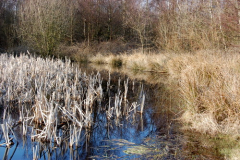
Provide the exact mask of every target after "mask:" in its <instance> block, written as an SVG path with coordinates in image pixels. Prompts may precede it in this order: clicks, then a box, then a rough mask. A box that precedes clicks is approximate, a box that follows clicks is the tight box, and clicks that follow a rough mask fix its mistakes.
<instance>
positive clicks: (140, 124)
mask: <svg viewBox="0 0 240 160" xmlns="http://www.w3.org/2000/svg"><path fill="white" fill-rule="evenodd" d="M91 72H93V71H91ZM101 75H102V77H103V78H104V79H103V82H102V84H103V87H104V86H105V87H106V86H107V85H108V84H107V82H108V81H109V72H106V71H103V72H102V73H101ZM110 78H111V90H110V91H109V94H107V97H105V98H106V101H102V102H101V104H96V106H98V107H95V108H94V109H93V112H92V120H93V124H92V125H91V126H89V127H88V128H83V132H82V133H81V135H80V139H81V140H80V141H79V144H78V146H75V145H73V147H69V139H70V132H71V131H72V129H70V128H62V129H59V131H58V133H57V134H60V135H62V136H60V137H61V138H62V139H61V141H62V143H61V144H60V145H58V144H57V143H51V142H43V141H41V140H39V141H31V138H30V137H31V134H32V132H33V129H32V127H31V126H27V128H24V125H17V126H16V127H14V136H15V137H16V140H14V142H15V144H14V145H13V146H12V147H11V148H5V147H1V148H0V153H5V154H4V156H3V157H2V158H3V159H33V158H36V159H118V158H119V159H124V158H125V159H132V158H142V159H146V158H150V159H179V158H181V156H182V155H181V153H180V152H179V150H181V145H180V143H179V136H181V135H178V134H177V132H176V130H177V127H175V125H177V124H176V122H175V121H174V120H173V118H175V117H174V116H175V115H174V114H173V113H174V112H173V111H172V110H171V107H169V106H170V103H171V102H170V99H169V98H168V97H169V95H168V92H167V91H166V88H165V87H164V84H163V83H160V84H147V83H145V82H144V81H143V80H141V81H138V80H134V79H130V78H129V79H128V77H127V76H126V75H122V74H119V73H112V74H111V76H110ZM119 79H121V81H119ZM127 79H128V88H129V90H128V93H127V97H128V98H127V100H126V101H124V102H122V107H123V110H121V112H125V113H128V114H121V116H120V117H119V118H114V117H111V116H108V115H107V114H106V112H105V110H108V111H109V112H110V111H111V108H110V107H111V104H114V103H115V102H114V100H115V99H114V98H112V97H114V96H115V95H116V94H117V93H118V88H120V90H121V91H124V87H125V86H124V80H125V82H126V81H127ZM119 86H120V87H119ZM103 90H105V92H106V88H103ZM143 90H144V93H145V95H146V99H145V105H144V112H143V113H142V114H141V113H140V108H139V107H138V108H137V109H136V110H135V111H133V112H127V111H126V110H127V109H129V108H131V107H132V109H133V110H134V106H132V104H133V102H137V103H138V104H141V100H142V98H141V96H142V94H143V93H142V92H143ZM109 99H110V100H109ZM109 106H110V107H109ZM26 107H27V106H26ZM7 112H8V118H11V119H12V120H11V121H12V122H17V121H18V120H19V109H18V108H17V107H15V108H14V107H11V110H10V109H9V110H7ZM2 113H3V112H1V114H2ZM1 116H2V115H1ZM63 126H64V125H63ZM33 127H34V128H37V129H41V126H33ZM61 127H62V126H61ZM66 127H68V125H66ZM24 129H26V131H27V133H26V136H23V135H22V133H23V130H24ZM35 132H37V130H35ZM1 135H2V130H1ZM12 136H13V135H12ZM3 142H4V139H1V141H0V143H3Z"/></svg>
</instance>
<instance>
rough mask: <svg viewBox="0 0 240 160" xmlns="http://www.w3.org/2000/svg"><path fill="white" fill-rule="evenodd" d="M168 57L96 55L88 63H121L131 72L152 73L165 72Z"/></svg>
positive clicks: (141, 54) (154, 54) (159, 55)
mask: <svg viewBox="0 0 240 160" xmlns="http://www.w3.org/2000/svg"><path fill="white" fill-rule="evenodd" d="M168 58H169V56H168V55H166V54H156V53H149V54H143V53H141V52H137V51H135V52H133V53H132V54H127V53H124V54H120V55H113V54H108V55H102V54H98V55H96V56H94V57H90V62H93V63H98V64H101V63H104V64H113V63H114V61H116V60H118V61H121V64H122V65H124V66H125V67H126V68H128V69H131V70H140V71H154V72H166V68H165V66H166V62H167V60H168Z"/></svg>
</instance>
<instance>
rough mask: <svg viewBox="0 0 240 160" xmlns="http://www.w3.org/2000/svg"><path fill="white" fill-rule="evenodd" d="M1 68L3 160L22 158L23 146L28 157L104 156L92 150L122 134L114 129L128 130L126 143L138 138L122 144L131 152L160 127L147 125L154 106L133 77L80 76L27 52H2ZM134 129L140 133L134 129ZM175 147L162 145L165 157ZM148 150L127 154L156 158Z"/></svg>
mask: <svg viewBox="0 0 240 160" xmlns="http://www.w3.org/2000/svg"><path fill="white" fill-rule="evenodd" d="M0 68H1V75H2V76H1V110H2V112H1V117H2V119H1V123H2V125H1V135H3V136H2V137H1V146H2V147H6V150H5V155H4V156H3V158H4V159H8V158H10V157H15V155H14V153H15V152H16V153H17V155H18V154H21V153H19V152H20V151H21V149H19V148H18V145H19V144H21V145H22V146H23V148H25V149H27V150H29V151H27V152H28V154H27V158H28V159H32V158H33V159H44V158H45V157H48V158H50V157H56V158H57V157H64V156H63V155H64V153H69V152H70V153H69V155H70V156H71V157H70V158H73V159H79V158H80V157H82V158H87V157H89V156H94V154H95V156H96V155H98V156H103V155H99V154H96V153H97V152H96V153H95V152H94V153H93V152H92V151H91V148H92V147H94V146H95V150H100V149H97V148H96V146H98V145H99V143H100V142H101V141H102V140H105V141H106V140H109V143H110V142H111V141H112V140H113V139H114V137H115V136H116V135H118V134H116V133H114V132H115V131H116V130H122V129H124V128H125V127H129V129H126V131H127V133H124V134H123V135H122V136H120V137H122V138H123V137H124V138H125V139H128V138H130V139H132V137H131V136H130V137H129V135H127V134H129V133H131V134H133V133H134V132H135V133H134V134H137V135H138V136H137V137H136V140H134V141H133V142H131V143H130V142H128V141H127V140H126V142H124V143H123V142H122V143H123V144H125V143H126V144H128V145H129V147H130V146H131V147H132V148H135V147H138V145H139V143H140V142H141V140H137V139H138V138H140V137H141V139H142V140H143V139H144V138H146V137H147V135H149V134H150V133H151V132H153V133H155V132H156V127H157V126H155V123H153V122H150V121H149V120H150V119H151V118H150V117H149V116H152V114H153V111H152V109H153V108H151V107H146V108H145V105H146V99H147V98H146V97H148V96H149V95H147V94H146V92H148V91H147V90H148V89H145V87H144V85H143V84H142V83H139V82H134V81H131V80H130V79H129V78H125V79H123V80H121V79H120V78H119V77H118V78H117V79H112V77H111V75H110V74H109V75H108V78H107V79H105V80H103V78H102V77H101V75H100V73H95V74H93V73H92V74H87V73H85V72H82V71H80V70H79V68H78V66H75V65H74V64H72V63H71V62H70V60H68V59H65V60H60V59H51V58H45V59H43V58H40V57H34V56H31V55H28V54H21V55H20V56H18V57H15V56H13V55H9V54H1V62H0ZM133 92H134V93H133ZM150 104H151V103H148V105H150ZM145 111H146V113H145ZM165 125H167V123H166V124H164V126H165ZM136 126H139V127H140V128H139V131H138V129H134V128H135V127H136ZM149 127H150V128H151V129H150V128H149ZM121 128H122V129H121ZM102 132H103V133H102ZM138 132H140V133H138ZM149 136H150V135H149ZM152 136H154V134H153V135H152ZM101 138H102V139H101ZM116 138H119V136H117V137H116ZM130 139H128V140H130ZM93 140H94V144H93ZM120 141H121V140H120ZM174 141H175V140H174ZM176 141H177V139H176ZM106 142H107V141H106ZM136 142H138V143H136ZM95 143H96V144H95ZM135 143H136V144H135ZM29 145H30V148H29ZM114 145H115V146H117V145H118V144H114ZM171 146H172V147H174V143H173V142H172V143H171V144H170V143H169V145H161V146H159V147H158V148H159V149H161V147H163V148H164V147H167V148H168V149H167V150H166V151H165V152H163V153H162V154H161V156H165V157H166V156H171V157H172V156H174V154H172V153H171V154H170V152H169V151H170V150H175V149H174V148H171ZM126 147H127V145H126V146H125V148H124V149H125V150H127V149H126ZM169 147H170V148H169ZM12 148H13V149H14V152H12V150H11V149H12ZM69 148H70V149H69ZM145 148H147V149H148V152H146V153H145V152H143V153H137V154H135V153H132V151H133V150H132V151H127V152H126V153H124V152H123V153H124V154H125V156H126V155H127V156H137V157H138V156H143V155H145V154H149V155H156V154H158V152H155V151H154V149H153V148H152V147H150V146H148V145H145ZM108 149H109V148H108ZM9 150H11V152H10V153H9ZM100 153H102V152H100ZM123 153H121V154H120V155H118V156H122V154H123ZM61 154H63V155H61ZM159 156H160V155H159ZM15 158H16V157H15Z"/></svg>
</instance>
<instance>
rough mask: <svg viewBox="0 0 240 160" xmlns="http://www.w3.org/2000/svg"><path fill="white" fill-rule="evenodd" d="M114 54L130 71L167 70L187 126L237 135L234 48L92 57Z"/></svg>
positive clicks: (238, 80) (239, 90)
mask: <svg viewBox="0 0 240 160" xmlns="http://www.w3.org/2000/svg"><path fill="white" fill-rule="evenodd" d="M116 58H118V59H121V60H122V64H123V65H124V69H123V70H124V71H125V70H126V68H127V69H130V70H132V71H134V70H137V71H154V72H162V71H164V72H165V71H166V72H167V73H168V74H169V77H168V81H169V82H168V83H169V84H168V85H173V84H170V83H174V90H175V91H176V92H178V95H180V98H179V99H180V101H181V102H180V103H181V106H182V109H183V111H184V114H183V115H182V117H181V120H182V121H183V122H184V123H186V124H188V125H187V128H191V129H194V130H196V131H199V132H203V133H210V134H212V135H214V134H218V133H223V134H230V135H235V136H239V131H240V125H239V124H240V120H239V117H240V65H239V62H240V55H239V54H238V52H237V51H236V50H235V51H233V50H232V51H227V52H225V51H219V50H204V51H198V52H197V53H195V54H193V53H185V54H174V53H169V54H166V53H165V54H156V53H155V54H150V53H149V54H142V53H140V52H134V53H132V54H122V55H118V56H117V57H116V56H114V55H112V54H110V55H106V56H103V55H98V56H95V57H93V58H92V59H91V61H92V62H97V61H101V62H103V63H106V64H111V62H112V61H113V59H116ZM124 73H125V72H124ZM143 73H144V72H143ZM150 73H151V72H150ZM170 81H171V82H170ZM176 84H177V88H176ZM175 91H174V92H175Z"/></svg>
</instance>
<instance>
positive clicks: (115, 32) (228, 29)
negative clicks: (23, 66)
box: [0, 0, 240, 55]
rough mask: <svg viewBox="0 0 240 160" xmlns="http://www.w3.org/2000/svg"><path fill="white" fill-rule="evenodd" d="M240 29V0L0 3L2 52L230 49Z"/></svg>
mask: <svg viewBox="0 0 240 160" xmlns="http://www.w3.org/2000/svg"><path fill="white" fill-rule="evenodd" d="M239 31H240V0H1V1H0V51H2V52H3V51H10V50H11V49H13V48H16V47H19V46H21V47H23V46H24V47H26V48H28V49H32V50H34V51H35V52H37V53H40V54H43V55H51V54H53V53H55V52H57V51H59V46H63V45H64V46H73V45H76V44H78V46H80V47H82V48H86V47H91V46H101V45H100V44H105V46H106V47H107V46H112V47H113V48H117V47H118V48H119V49H117V50H113V49H112V50H111V51H113V52H116V53H119V52H123V51H126V50H128V49H131V48H139V49H141V50H142V51H144V50H145V49H150V50H151V49H157V50H165V51H169V50H171V51H195V50H200V49H213V48H214V49H216V48H217V49H225V48H228V47H232V46H233V47H234V46H239V41H240V32H239ZM112 44H114V45H112ZM103 46H104V45H103ZM120 46H123V47H122V48H121V47H120Z"/></svg>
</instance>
